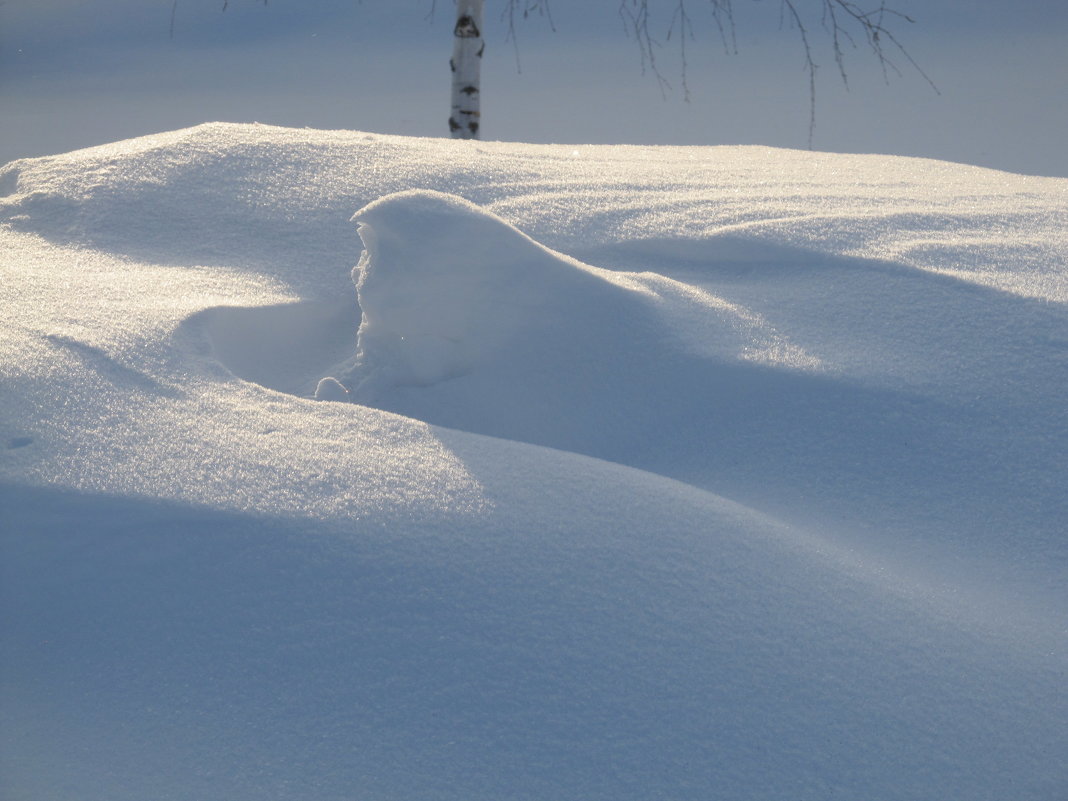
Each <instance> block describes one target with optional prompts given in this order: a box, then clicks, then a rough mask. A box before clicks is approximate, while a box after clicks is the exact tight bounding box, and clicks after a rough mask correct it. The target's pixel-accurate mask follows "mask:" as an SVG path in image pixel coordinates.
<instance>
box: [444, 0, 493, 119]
mask: <svg viewBox="0 0 1068 801" xmlns="http://www.w3.org/2000/svg"><path fill="white" fill-rule="evenodd" d="M482 4H483V0H457V3H456V28H455V29H454V30H453V45H452V60H451V61H450V62H449V66H450V67H451V68H452V114H451V115H450V116H449V130H450V131H452V136H453V138H454V139H478V129H479V123H480V121H481V114H480V110H479V108H480V106H479V100H480V97H479V95H480V93H481V78H480V73H481V66H482V50H483V47H484V46H485V45H484V43H483V41H482Z"/></svg>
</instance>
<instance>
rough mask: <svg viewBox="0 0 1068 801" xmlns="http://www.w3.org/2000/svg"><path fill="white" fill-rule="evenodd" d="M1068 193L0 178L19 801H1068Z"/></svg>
mask: <svg viewBox="0 0 1068 801" xmlns="http://www.w3.org/2000/svg"><path fill="white" fill-rule="evenodd" d="M1066 191H1068V181H1064V180H1052V179H1050V180H1047V179H1036V178H1023V177H1020V176H1011V175H1006V174H1000V173H994V172H991V171H987V170H978V169H974V168H969V167H964V166H960V165H950V164H941V163H935V162H925V161H919V160H907V159H896V158H883V157H876V156H867V157H859V156H835V155H831V154H810V153H795V152H786V151H775V150H769V149H766V148H673V149H671V148H662V149H659V148H613V147H601V148H593V147H566V148H564V147H549V146H540V147H530V146H524V145H496V144H492V143H466V144H464V143H455V142H443V141H435V140H409V139H402V138H395V137H376V136H370V135H365V134H359V133H345V132H333V133H330V132H313V131H285V130H281V129H273V128H267V127H264V126H229V125H213V126H203V127H200V128H197V129H193V130H190V131H180V132H175V133H171V134H162V135H160V136H158V137H147V138H145V139H141V140H134V141H131V142H125V143H118V144H116V145H112V146H108V147H104V148H96V149H93V150H88V151H83V152H79V153H72V154H67V155H64V156H57V157H54V158H51V159H40V160H33V161H22V162H16V163H14V164H11V165H8V166H7V167H6V168H4V169H3V170H0V302H2V303H3V308H4V312H5V313H4V315H3V316H2V319H0V388H2V391H3V401H4V402H3V403H2V404H0V796H3V797H4V798H7V797H11V798H13V799H14V798H17V799H20V800H21V799H26V800H27V801H44V800H45V799H47V800H48V801H56V800H58V801H68V800H69V801H74V800H75V799H76V800H77V801H104V799H106V800H107V801H134V800H135V799H136V800H137V801H142V799H149V798H150V799H154V800H157V801H168V800H169V799H173V800H174V801H179V799H180V800H181V801H186V800H187V799H191V798H196V799H205V801H224V799H225V801H245V799H247V800H248V801H262V799H269V798H279V799H281V798H300V799H305V800H306V801H326V800H327V799H331V801H332V800H333V799H342V798H346V799H347V798H396V799H422V798H440V799H457V800H459V799H464V801H469V800H476V801H477V800H478V799H487V801H488V799H500V798H516V799H532V800H533V799H549V798H552V799H558V798H582V799H606V800H607V799H612V800H613V801H617V800H620V799H622V800H624V801H625V800H626V799H634V800H635V801H637V800H638V799H642V801H644V799H649V798H670V799H677V800H678V801H685V800H686V799H693V801H706V800H707V799H709V798H717V799H729V800H731V801H741V799H754V800H755V799H768V798H812V799H830V798H850V799H852V798H874V799H880V801H891V800H892V799H902V801H904V799H909V801H913V800H914V799H932V800H933V799H939V800H940V799H944V798H962V799H963V798H967V799H990V800H991V801H993V800H994V799H998V801H1001V799H1005V798H1013V799H1023V800H1024V801H1050V799H1054V798H1059V797H1061V796H1063V795H1064V792H1065V790H1066V788H1068V772H1066V770H1065V760H1064V758H1063V757H1064V753H1063V752H1064V747H1063V744H1064V743H1065V742H1068V723H1066V721H1068V696H1066V695H1065V693H1064V676H1065V675H1066V672H1068V633H1066V628H1068V625H1066V621H1065V618H1064V609H1065V608H1066V603H1068V588H1066V582H1065V577H1066V571H1068V549H1066V541H1065V536H1064V521H1065V520H1066V519H1068V508H1066V503H1068V501H1066V498H1068V493H1066V492H1065V477H1066V472H1068V468H1066V465H1065V461H1064V453H1066V452H1068V420H1066V412H1065V406H1064V387H1065V386H1068V362H1066V361H1065V358H1064V356H1065V352H1066V350H1065V349H1066V343H1068V314H1066V311H1065V305H1064V300H1065V297H1066V295H1065V291H1064V288H1065V287H1066V286H1068V274H1066V270H1065V266H1064V262H1063V253H1064V252H1065V248H1064V245H1065V236H1066V234H1065V230H1066V227H1065V225H1064V222H1065V193H1066ZM353 212H356V217H355V223H356V226H357V227H358V230H354V227H353V225H352V223H350V222H349V220H350V218H351V217H352V215H353ZM357 233H358V235H357ZM361 251H362V255H361ZM565 254H566V255H565ZM577 259H582V261H578V260H577ZM353 265H357V266H356V268H355V270H353ZM354 281H355V284H354ZM316 397H317V398H319V400H315V399H314V398H316ZM546 446H548V447H546Z"/></svg>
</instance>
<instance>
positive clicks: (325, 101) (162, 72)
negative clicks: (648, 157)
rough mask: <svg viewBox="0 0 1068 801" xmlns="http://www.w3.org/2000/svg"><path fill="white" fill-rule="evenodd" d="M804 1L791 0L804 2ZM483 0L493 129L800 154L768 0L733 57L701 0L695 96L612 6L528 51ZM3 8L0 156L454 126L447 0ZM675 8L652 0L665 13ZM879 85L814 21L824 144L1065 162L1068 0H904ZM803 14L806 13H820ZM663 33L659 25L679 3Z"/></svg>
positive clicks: (567, 19) (804, 116) (524, 35)
mask: <svg viewBox="0 0 1068 801" xmlns="http://www.w3.org/2000/svg"><path fill="white" fill-rule="evenodd" d="M813 2H814V0H801V2H800V3H799V7H804V6H805V5H806V4H808V3H813ZM498 4H499V0H489V2H487V12H486V13H487V23H486V28H487V30H486V40H487V51H486V58H485V63H484V75H483V81H484V85H483V115H484V118H483V133H484V136H485V138H486V139H501V140H511V141H530V142H567V143H605V144H608V143H634V144H685V145H693V144H713V145H714V144H762V145H772V146H777V147H791V148H806V147H808V134H809V130H808V128H809V125H808V113H809V101H808V85H807V78H806V76H805V73H804V70H803V53H802V50H801V46H800V42H799V39H798V36H797V32H796V31H795V30H792V29H790V28H789V27H788V26H787V27H782V26H780V15H779V4H778V3H777V2H775V0H739V2H737V3H736V6H737V13H738V19H737V42H738V49H739V52H738V53H737V54H728V53H726V52H725V51H724V47H723V45H722V44H721V43H720V41H719V38H718V34H717V33H716V31H715V28H714V25H713V23H712V21H711V20H710V19H709V18H708V14H707V11H706V10H705V6H706V5H707V4H706V3H704V2H702V0H691V5H692V8H693V11H694V14H693V16H694V26H695V39H694V40H693V41H689V42H687V54H688V84H689V87H690V94H691V99H690V102H688V103H687V102H685V101H684V99H683V93H682V91H681V88H680V86H679V83H680V64H679V59H678V49H677V45H678V37H677V36H674V37H673V38H672V39H671V40H670V41H666V40H665V41H664V42H663V47H662V48H661V50H660V65H661V70H662V72H663V74H664V76H665V77H666V78H667V79H668V81H670V82H671V83H672V85H673V87H672V89H671V90H669V91H667V92H666V93H662V92H661V90H660V88H659V86H658V84H657V82H656V80H655V79H654V78H653V77H652V76H651V75H650V74H648V73H646V74H645V75H643V74H642V69H641V61H640V58H639V54H638V51H637V48H636V46H635V45H634V43H633V41H631V40H628V39H627V37H626V35H625V33H624V30H623V25H622V22H621V20H620V17H619V15H618V13H617V8H618V0H586V2H582V1H581V0H571V2H566V3H565V2H563V1H562V0H556V2H555V3H552V4H551V6H550V7H551V9H552V12H553V21H554V23H555V32H554V31H552V30H550V28H549V25H548V22H547V20H545V19H544V18H537V17H535V18H532V19H528V20H525V21H522V24H521V25H520V26H519V29H518V33H519V42H518V58H519V61H520V63H521V65H522V69H521V71H520V70H517V56H516V48H515V47H514V46H513V45H512V44H511V43H509V42H507V41H506V33H507V28H506V25H505V24H504V22H503V21H502V20H501V19H500V18H499V14H498V12H497V11H496V10H495V6H497V5H498ZM172 5H173V3H172V0H93V1H92V2H87V1H86V0H2V1H0V162H3V161H7V160H10V159H13V158H18V157H22V156H34V155H47V154H51V153H57V152H63V151H66V150H71V149H75V148H78V147H85V146H89V145H95V144H102V143H104V142H108V141H114V140H118V139H124V138H129V137H132V136H138V135H142V134H148V133H155V132H159V131H163V130H171V129H175V128H181V127H186V126H189V125H195V124H197V123H200V122H207V121H215V120H225V121H232V122H253V121H258V122H263V123H272V124H278V125H288V126H297V127H302V126H308V127H314V128H346V129H360V130H366V131H372V132H376V133H393V134H406V135H416V136H443V135H446V134H447V131H446V127H445V120H446V119H447V116H448V102H449V100H448V84H449V75H448V71H447V61H448V57H449V54H450V52H451V35H450V34H451V21H450V20H449V15H450V14H451V12H452V3H451V2H450V1H449V0H437V3H436V12H435V15H434V18H433V19H430V18H429V17H428V15H429V11H430V9H431V6H432V4H431V2H430V0H363V2H362V3H358V2H355V0H316V2H314V3H309V2H307V0H270V3H269V5H268V6H266V7H264V6H263V5H262V4H261V3H260V2H259V0H230V3H229V9H228V10H227V11H226V12H225V13H222V11H221V8H222V0H178V6H177V13H176V14H175V18H174V37H173V39H172V38H170V35H169V34H170V26H171V11H172ZM670 5H671V4H669V3H666V2H662V7H663V8H665V9H667V8H668V7H669V6H670ZM894 6H895V7H896V8H898V9H899V10H901V11H903V12H905V13H907V14H909V15H910V16H912V17H914V18H915V19H916V22H915V24H911V25H910V24H907V23H901V24H900V25H897V26H896V28H895V29H896V30H897V31H898V32H899V35H900V39H901V40H902V41H903V42H904V43H905V44H906V46H907V47H908V48H909V50H910V53H911V54H912V56H913V57H914V58H915V59H916V61H917V62H918V63H919V64H920V65H921V66H922V67H923V69H924V70H925V72H926V73H927V74H928V75H929V76H930V78H931V79H932V80H933V81H934V83H935V84H936V85H937V86H938V89H939V91H940V94H936V93H935V92H934V91H933V90H932V89H931V87H930V86H929V85H928V84H927V82H926V81H925V80H924V78H923V77H922V76H921V75H919V74H918V73H917V72H916V71H915V70H913V69H912V68H911V67H909V66H908V64H907V62H905V61H904V60H903V59H900V58H899V59H898V64H899V66H900V68H901V72H902V74H901V75H900V76H893V75H891V78H890V81H889V84H887V83H886V82H885V81H884V79H883V75H882V73H881V71H880V70H879V68H878V64H877V63H876V61H875V60H874V58H872V57H871V55H870V53H869V52H868V51H866V50H865V49H864V47H865V46H864V45H863V44H862V43H861V45H860V47H858V49H857V50H855V51H852V50H850V51H849V52H847V54H846V56H847V62H846V67H847V70H848V72H849V79H850V81H849V88H848V90H847V89H846V88H845V87H843V85H842V81H841V79H840V78H839V76H838V74H837V69H836V67H835V65H834V59H833V56H832V53H831V51H830V49H829V47H828V46H827V41H826V39H825V38H824V37H822V36H821V35H820V34H819V30H818V29H819V20H818V17H813V18H812V22H813V30H812V36H813V41H814V54H815V57H816V61H817V62H818V63H819V64H820V70H819V72H818V83H817V112H816V113H817V117H816V129H815V134H814V138H813V141H812V145H813V147H814V148H815V149H817V150H828V151H839V152H872V153H889V154H897V155H909V156H923V157H931V158H939V159H946V160H951V161H960V162H965V163H970V164H979V165H982V166H990V167H995V168H999V169H1006V170H1012V171H1017V172H1027V173H1036V174H1044V175H1058V176H1068V155H1066V154H1065V146H1064V138H1065V134H1064V132H1065V131H1068V4H1061V3H1049V2H1045V0H1018V1H1017V2H1007V1H1006V0H971V1H970V2H968V1H966V0H901V1H900V2H896V3H894ZM809 7H811V6H809ZM666 13H667V12H666V11H665V16H664V17H662V18H661V19H660V20H659V21H660V28H659V30H660V32H661V34H662V35H663V34H666V30H667V24H668V17H667V16H666Z"/></svg>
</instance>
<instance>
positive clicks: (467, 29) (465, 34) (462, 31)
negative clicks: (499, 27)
mask: <svg viewBox="0 0 1068 801" xmlns="http://www.w3.org/2000/svg"><path fill="white" fill-rule="evenodd" d="M453 34H454V35H456V36H459V37H460V38H461V39H475V38H477V37H479V36H481V35H482V34H481V33H480V32H479V30H478V26H477V25H475V21H474V20H473V19H471V17H470V16H469V15H468V14H464V15H463V16H462V17H460V18H459V19H458V20H456V29H455V30H454V31H453Z"/></svg>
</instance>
